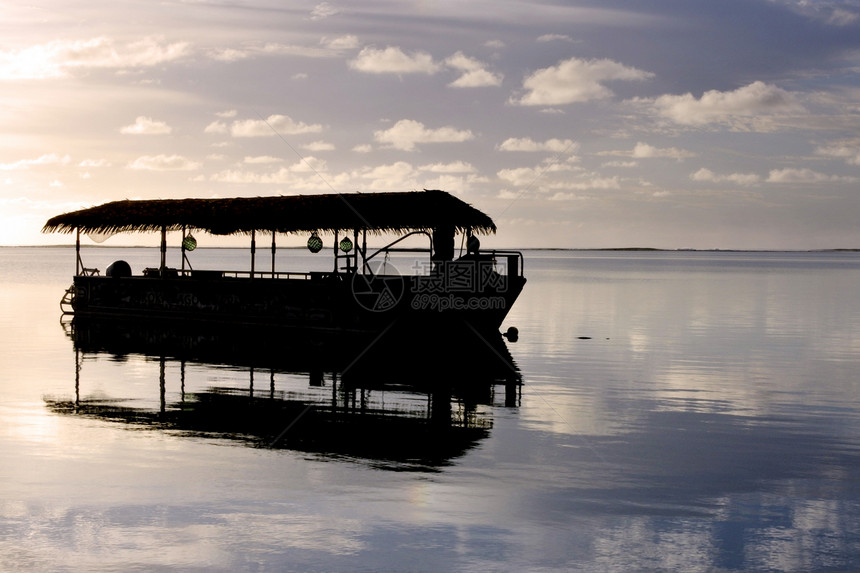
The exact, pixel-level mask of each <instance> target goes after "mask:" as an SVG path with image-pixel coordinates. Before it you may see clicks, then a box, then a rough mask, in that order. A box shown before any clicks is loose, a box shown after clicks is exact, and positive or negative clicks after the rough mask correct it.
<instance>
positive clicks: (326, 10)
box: [311, 2, 340, 20]
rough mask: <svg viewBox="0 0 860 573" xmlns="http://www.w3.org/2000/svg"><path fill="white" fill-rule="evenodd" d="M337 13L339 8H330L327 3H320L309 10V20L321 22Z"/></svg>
mask: <svg viewBox="0 0 860 573" xmlns="http://www.w3.org/2000/svg"><path fill="white" fill-rule="evenodd" d="M339 13H340V8H337V7H335V6H332V5H331V4H329V3H328V2H321V3H319V4H317V5H316V6H315V7H314V9H313V10H311V20H322V19H324V18H328V17H329V16H334V15H335V14H339Z"/></svg>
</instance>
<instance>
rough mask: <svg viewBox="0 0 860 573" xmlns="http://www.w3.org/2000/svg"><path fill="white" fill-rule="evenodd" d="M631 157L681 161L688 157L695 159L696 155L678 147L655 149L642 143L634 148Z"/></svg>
mask: <svg viewBox="0 0 860 573" xmlns="http://www.w3.org/2000/svg"><path fill="white" fill-rule="evenodd" d="M630 156H631V157H634V158H636V159H652V158H657V157H667V158H670V159H677V160H678V161H680V160H682V159H685V158H688V157H695V156H696V154H695V153H692V152H690V151H685V150H683V149H678V148H677V147H663V148H660V147H654V146H653V145H648V144H647V143H642V142H641V141H640V142H638V143H637V144H636V145H635V146H634V147H633V151H632V152H631V153H630Z"/></svg>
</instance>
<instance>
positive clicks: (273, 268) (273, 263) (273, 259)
mask: <svg viewBox="0 0 860 573" xmlns="http://www.w3.org/2000/svg"><path fill="white" fill-rule="evenodd" d="M276 250H277V247H275V231H274V230H272V278H275V251H276Z"/></svg>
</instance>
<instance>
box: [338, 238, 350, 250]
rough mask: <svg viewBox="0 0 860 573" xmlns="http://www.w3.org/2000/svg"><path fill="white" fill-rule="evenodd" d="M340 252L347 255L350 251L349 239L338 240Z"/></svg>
mask: <svg viewBox="0 0 860 573" xmlns="http://www.w3.org/2000/svg"><path fill="white" fill-rule="evenodd" d="M340 250H341V251H343V252H344V253H348V252H350V251H351V250H352V241H350V240H349V237H344V238H343V239H341V240H340Z"/></svg>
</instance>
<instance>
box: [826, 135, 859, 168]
mask: <svg viewBox="0 0 860 573" xmlns="http://www.w3.org/2000/svg"><path fill="white" fill-rule="evenodd" d="M815 153H817V154H818V155H824V156H827V157H835V158H838V159H844V160H845V162H846V163H847V164H849V165H860V140H853V141H843V142H838V143H832V144H830V145H826V146H824V147H819V148H818V149H816V150H815Z"/></svg>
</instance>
